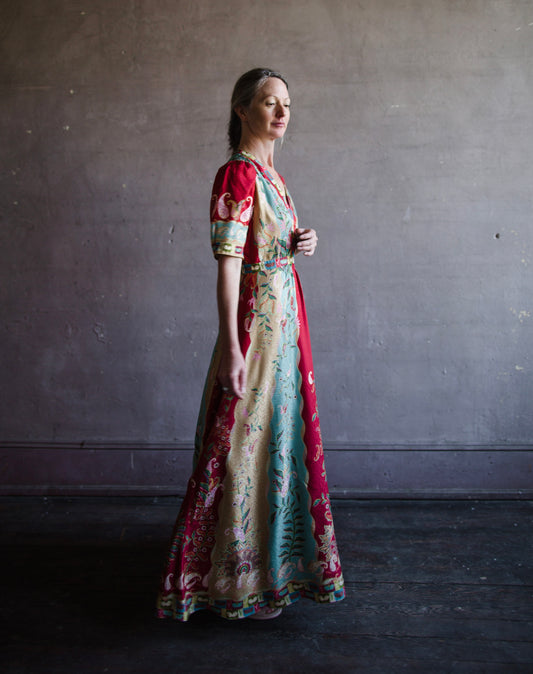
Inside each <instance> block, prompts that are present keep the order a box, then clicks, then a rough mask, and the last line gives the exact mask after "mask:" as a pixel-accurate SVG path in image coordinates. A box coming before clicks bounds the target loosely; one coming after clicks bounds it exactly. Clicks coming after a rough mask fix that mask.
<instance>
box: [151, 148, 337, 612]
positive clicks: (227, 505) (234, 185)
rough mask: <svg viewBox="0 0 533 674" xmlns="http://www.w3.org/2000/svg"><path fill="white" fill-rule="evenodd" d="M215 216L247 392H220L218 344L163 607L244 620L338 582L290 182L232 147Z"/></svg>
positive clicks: (332, 591) (332, 595)
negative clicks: (238, 269)
mask: <svg viewBox="0 0 533 674" xmlns="http://www.w3.org/2000/svg"><path fill="white" fill-rule="evenodd" d="M211 227H212V231H211V234H212V236H211V240H212V246H213V252H214V254H215V255H220V254H224V255H233V256H236V257H241V258H242V259H243V267H242V274H241V286H240V297H239V308H238V323H239V338H240V343H241V348H242V352H243V354H244V357H245V361H246V367H247V390H246V393H245V396H244V399H243V400H239V399H237V398H236V397H234V396H231V395H229V394H228V393H225V392H224V391H223V390H222V389H221V387H220V385H219V384H218V382H217V380H216V373H217V369H218V363H219V357H220V353H219V350H218V345H216V346H215V350H214V353H213V358H212V362H211V366H210V369H209V373H208V376H207V381H206V384H205V389H204V395H203V399H202V404H201V408H200V414H199V419H198V426H197V432H196V438H195V454H194V462H193V473H192V476H191V478H190V480H189V484H188V488H187V493H186V496H185V499H184V501H183V504H182V507H181V509H180V512H179V515H178V518H177V521H176V526H175V530H174V533H173V537H172V544H171V548H170V552H169V556H168V560H167V564H166V569H165V573H164V577H163V582H162V587H161V591H160V595H159V601H158V608H159V615H160V617H165V616H169V617H173V618H176V619H178V620H187V619H188V618H189V617H190V615H191V614H193V613H194V612H195V611H198V610H200V609H204V608H209V609H210V610H212V611H215V612H216V613H218V614H219V615H221V616H223V617H225V618H244V617H246V616H249V615H252V614H253V613H255V612H256V611H258V610H259V609H260V608H262V607H264V606H272V607H275V606H285V605H288V604H290V603H292V602H294V601H296V600H298V599H299V598H300V597H308V598H311V599H314V600H315V601H318V602H334V601H338V600H340V599H342V598H343V597H344V583H343V578H342V572H341V567H340V562H339V556H338V552H337V545H336V539H335V533H334V528H333V520H332V516H331V508H330V501H329V495H328V487H327V481H326V473H325V469H324V456H323V448H322V439H321V435H320V424H319V418H318V412H317V406H316V395H315V382H314V375H313V363H312V357H311V348H310V342H309V334H308V327H307V317H306V313H305V306H304V302H303V295H302V291H301V287H300V282H299V279H298V275H297V273H296V270H295V268H294V265H293V252H292V244H291V239H292V232H293V231H294V229H295V228H296V227H297V216H296V212H295V210H294V207H293V204H292V200H291V198H290V195H289V193H288V191H287V189H286V187H285V184H284V183H283V184H276V183H274V182H273V180H272V179H271V177H270V175H269V174H268V173H267V171H266V170H265V169H264V168H263V167H262V166H261V165H260V164H258V163H257V161H255V160H254V159H253V158H252V157H251V156H250V155H247V154H244V153H243V154H236V155H234V156H233V157H232V158H231V160H230V161H229V162H228V163H227V164H226V165H225V166H223V167H222V168H221V169H220V170H219V172H218V174H217V177H216V179H215V183H214V186H213V196H212V203H211Z"/></svg>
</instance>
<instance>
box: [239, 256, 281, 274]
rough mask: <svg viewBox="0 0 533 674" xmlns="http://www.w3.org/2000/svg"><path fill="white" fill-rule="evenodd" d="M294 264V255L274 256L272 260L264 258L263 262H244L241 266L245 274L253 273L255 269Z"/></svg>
mask: <svg viewBox="0 0 533 674" xmlns="http://www.w3.org/2000/svg"><path fill="white" fill-rule="evenodd" d="M291 264H294V257H292V255H291V256H290V257H274V258H272V259H271V260H263V261H262V262H252V263H250V264H243V265H242V267H241V270H242V273H243V274H251V273H253V272H255V271H261V270H267V271H269V270H270V269H275V268H276V267H286V266H287V265H291Z"/></svg>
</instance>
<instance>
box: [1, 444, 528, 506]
mask: <svg viewBox="0 0 533 674" xmlns="http://www.w3.org/2000/svg"><path fill="white" fill-rule="evenodd" d="M191 462H192V449H191V447H190V445H188V444H161V443H159V444H147V443H90V444H89V443H79V444H78V443H50V442H47V443H39V442H3V443H0V474H1V475H2V484H1V485H0V495H3V496H7V495H13V496H15V495H42V496H52V495H62V496H69V495H72V496H76V495H86V496H89V495H97V496H100V495H117V496H118V495H124V496H126V495H138V496H183V494H184V493H185V488H186V485H187V480H188V478H189V474H190V469H191ZM326 468H327V472H328V481H329V486H330V493H331V496H332V497H333V498H339V499H341V498H344V499H363V498H364V499H367V498H368V499H371V498H394V499H532V498H533V446H516V445H515V446H497V447H486V446H485V447H483V446H480V445H476V446H467V447H464V446H463V447H458V446H448V447H443V446H438V447H436V446H434V447H431V446H423V447H422V446H412V445H410V446H408V447H407V446H397V447H380V446H376V447H371V446H365V447H362V446H352V447H350V446H349V445H348V443H343V444H342V445H339V444H337V443H328V444H327V449H326Z"/></svg>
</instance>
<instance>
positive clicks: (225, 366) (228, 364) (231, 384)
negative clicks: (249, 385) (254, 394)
mask: <svg viewBox="0 0 533 674" xmlns="http://www.w3.org/2000/svg"><path fill="white" fill-rule="evenodd" d="M217 379H218V382H219V384H220V385H221V386H222V390H223V391H224V392H226V393H228V394H230V395H234V396H237V398H240V399H241V400H242V398H243V396H244V393H245V392H246V364H245V362H244V358H243V355H242V353H241V351H240V349H235V350H233V351H231V350H227V349H223V351H222V355H221V358H220V365H219V366H218V375H217Z"/></svg>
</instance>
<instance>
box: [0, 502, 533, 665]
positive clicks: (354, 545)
mask: <svg viewBox="0 0 533 674" xmlns="http://www.w3.org/2000/svg"><path fill="white" fill-rule="evenodd" d="M177 505H178V502H177V500H173V499H163V500H161V499H160V500H158V501H153V500H148V499H138V498H137V499H133V498H123V499H120V498H114V499H103V498H80V499H69V500H68V499H55V498H50V499H48V500H45V499H42V498H4V499H0V525H1V531H2V536H1V550H0V555H1V558H0V561H1V565H2V574H1V585H2V587H1V596H0V612H1V617H2V625H1V627H0V671H2V672H3V673H4V674H41V673H48V672H49V673H51V674H52V673H53V674H66V673H67V672H68V673H69V674H72V673H76V674H97V673H100V672H102V673H104V672H110V673H111V672H113V673H119V674H145V673H146V674H148V673H154V674H171V673H172V674H174V673H178V672H203V673H204V674H209V673H210V672H243V671H244V672H246V671H249V672H259V673H262V672H264V673H268V672H276V673H278V672H279V673H280V674H282V673H284V672H295V673H298V674H299V673H300V672H302V673H304V672H305V673H307V672H311V673H313V672H328V673H330V674H336V673H337V672H362V673H365V672H368V673H379V674H382V673H383V674H389V673H394V672H409V673H412V672H415V673H417V672H420V673H423V674H428V673H439V672H453V673H459V674H460V673H463V672H468V673H470V672H487V673H492V672H497V673H498V674H500V673H505V672H527V673H531V672H533V502H525V501H491V502H467V501H337V502H336V503H335V504H334V514H335V518H336V528H337V536H338V539H339V546H340V551H341V559H342V561H343V566H344V572H345V579H346V582H347V591H348V598H347V599H346V600H345V601H344V602H341V603H340V604H338V605H335V606H317V605H315V604H313V603H312V602H310V601H307V600H301V601H300V602H298V603H297V604H295V605H294V606H292V607H290V608H289V609H286V610H285V611H284V613H283V615H282V616H281V617H280V618H278V619H277V620H274V621H270V622H257V621H250V620H243V621H237V622H228V621H224V620H222V619H219V618H216V617H215V616H212V615H211V614H209V613H206V612H202V613H200V614H197V615H196V616H195V617H194V618H193V619H192V620H191V621H190V622H189V623H187V624H184V625H182V624H178V623H175V622H173V621H160V620H157V619H155V618H154V600H155V594H156V590H157V584H158V577H159V573H160V570H161V565H162V560H163V557H164V554H165V552H166V546H167V542H168V537H169V534H170V529H171V527H172V525H173V522H174V518H175V515H176V512H177Z"/></svg>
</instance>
